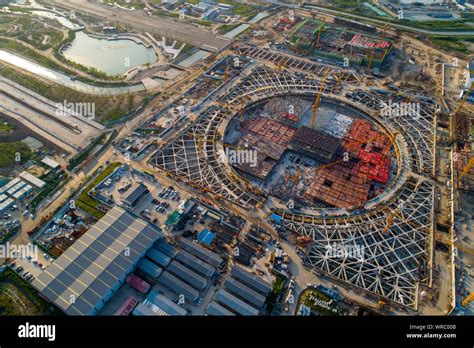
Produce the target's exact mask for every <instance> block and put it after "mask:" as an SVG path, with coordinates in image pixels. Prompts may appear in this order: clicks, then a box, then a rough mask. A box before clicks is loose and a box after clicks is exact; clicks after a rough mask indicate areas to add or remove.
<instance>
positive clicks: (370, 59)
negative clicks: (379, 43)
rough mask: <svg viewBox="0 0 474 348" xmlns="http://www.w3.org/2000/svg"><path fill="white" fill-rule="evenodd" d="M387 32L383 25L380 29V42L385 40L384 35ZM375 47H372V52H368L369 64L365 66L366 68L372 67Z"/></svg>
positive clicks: (385, 26)
mask: <svg viewBox="0 0 474 348" xmlns="http://www.w3.org/2000/svg"><path fill="white" fill-rule="evenodd" d="M386 32H387V25H386V24H385V25H384V26H383V29H382V34H381V35H380V40H383V39H385V34H386ZM375 48H376V47H375V45H374V47H372V50H371V51H370V58H369V64H368V65H367V67H368V68H369V69H370V68H371V67H372V62H373V60H374V55H375Z"/></svg>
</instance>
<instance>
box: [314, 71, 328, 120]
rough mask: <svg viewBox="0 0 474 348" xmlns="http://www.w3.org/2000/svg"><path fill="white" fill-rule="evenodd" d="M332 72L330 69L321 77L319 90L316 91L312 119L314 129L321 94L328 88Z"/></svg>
mask: <svg viewBox="0 0 474 348" xmlns="http://www.w3.org/2000/svg"><path fill="white" fill-rule="evenodd" d="M330 74H331V71H328V72H327V73H326V75H324V77H323V78H322V79H321V82H320V84H319V88H318V92H317V93H316V98H315V99H314V104H313V109H312V110H313V118H312V119H311V128H313V129H314V124H315V122H316V116H317V111H318V107H319V102H320V101H321V95H322V94H323V93H324V91H325V90H326V80H327V79H328V78H329V75H330Z"/></svg>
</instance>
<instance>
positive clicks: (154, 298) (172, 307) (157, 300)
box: [147, 290, 188, 315]
mask: <svg viewBox="0 0 474 348" xmlns="http://www.w3.org/2000/svg"><path fill="white" fill-rule="evenodd" d="M147 300H148V301H150V302H151V303H153V304H154V305H155V306H157V307H158V308H160V309H161V310H162V311H164V312H165V313H166V314H168V315H187V314H188V313H187V312H186V310H185V309H184V308H183V307H181V306H178V305H177V304H176V303H174V302H173V301H171V300H170V299H169V298H168V297H166V296H165V295H163V294H160V293H159V292H158V291H156V290H152V291H151V292H150V294H149V295H148V296H147Z"/></svg>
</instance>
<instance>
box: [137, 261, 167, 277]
mask: <svg viewBox="0 0 474 348" xmlns="http://www.w3.org/2000/svg"><path fill="white" fill-rule="evenodd" d="M137 268H138V270H139V271H141V272H142V273H143V274H144V275H145V276H146V277H148V278H151V279H152V280H156V279H158V277H159V276H160V275H161V272H163V269H162V268H161V267H159V266H158V265H157V264H155V263H153V262H151V261H150V260H147V259H145V258H143V259H141V260H140V261H139V262H138V264H137Z"/></svg>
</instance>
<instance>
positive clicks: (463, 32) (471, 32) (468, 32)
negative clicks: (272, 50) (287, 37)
mask: <svg viewBox="0 0 474 348" xmlns="http://www.w3.org/2000/svg"><path fill="white" fill-rule="evenodd" d="M269 2H271V3H274V4H278V5H281V6H286V7H291V8H299V9H301V10H307V11H311V10H318V11H321V12H325V13H329V14H332V15H334V16H338V15H344V16H347V17H350V18H353V19H363V20H366V21H371V22H373V23H378V24H387V25H389V26H390V27H393V28H399V29H404V30H408V31H412V32H416V33H420V34H428V35H444V36H465V35H468V36H471V35H474V29H472V30H453V31H451V30H450V31H447V30H427V29H420V28H416V27H412V26H410V25H403V24H395V23H392V22H389V21H385V20H382V19H373V18H369V17H365V16H360V15H356V14H353V13H348V12H344V11H339V10H331V9H328V8H325V7H320V6H315V5H311V6H308V7H299V6H297V7H295V6H294V5H292V4H287V3H284V2H279V1H269Z"/></svg>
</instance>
